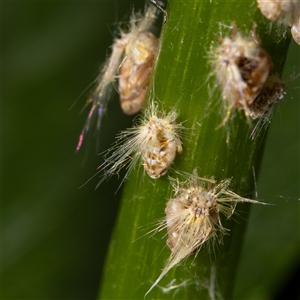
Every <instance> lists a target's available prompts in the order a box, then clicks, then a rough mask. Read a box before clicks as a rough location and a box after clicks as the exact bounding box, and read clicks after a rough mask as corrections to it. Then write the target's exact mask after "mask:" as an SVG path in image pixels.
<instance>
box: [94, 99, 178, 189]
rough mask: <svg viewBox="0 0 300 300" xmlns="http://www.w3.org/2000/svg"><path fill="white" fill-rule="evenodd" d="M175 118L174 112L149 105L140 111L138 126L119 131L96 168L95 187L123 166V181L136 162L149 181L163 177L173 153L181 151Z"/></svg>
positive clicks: (117, 172) (170, 162) (152, 104)
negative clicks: (96, 178) (140, 165)
mask: <svg viewBox="0 0 300 300" xmlns="http://www.w3.org/2000/svg"><path fill="white" fill-rule="evenodd" d="M177 116H178V114H177V113H176V112H175V111H171V112H169V113H165V112H164V111H159V110H158V107H157V105H156V104H155V103H154V102H151V103H150V105H149V107H147V108H146V109H145V110H144V111H143V114H142V117H141V121H140V124H139V125H136V126H134V127H133V128H129V129H127V130H126V131H122V132H121V133H120V134H119V136H118V139H117V141H116V143H115V145H114V146H113V147H112V148H111V149H109V150H108V154H109V153H111V152H112V154H111V155H110V156H109V157H108V158H107V159H105V162H104V163H103V164H102V165H101V166H100V167H99V168H100V171H101V170H103V171H104V175H103V178H102V179H101V181H100V182H99V184H101V182H103V181H104V180H105V179H106V178H109V177H111V176H112V175H114V174H119V172H120V170H121V169H122V168H123V167H125V166H127V170H128V171H127V174H126V176H125V178H126V177H127V175H128V173H129V172H130V171H131V170H132V169H133V168H134V166H135V164H136V163H137V161H139V160H141V162H142V165H143V166H144V168H145V171H146V172H147V174H148V175H149V176H150V177H151V178H153V179H156V178H159V177H161V176H163V175H165V174H166V173H167V171H168V169H169V167H170V166H171V164H172V163H173V161H174V159H175V156H176V153H181V152H182V143H181V140H180V131H181V129H182V128H183V126H182V125H181V124H177V123H176V118H177ZM123 180H124V179H123ZM99 184H98V185H99Z"/></svg>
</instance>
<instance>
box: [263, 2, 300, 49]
mask: <svg viewBox="0 0 300 300" xmlns="http://www.w3.org/2000/svg"><path fill="white" fill-rule="evenodd" d="M257 3H258V7H259V9H260V11H261V13H262V14H263V15H264V16H265V17H266V18H267V19H269V20H272V21H275V20H277V19H279V18H281V19H283V20H284V21H285V23H286V24H287V25H289V26H290V27H292V28H291V33H292V36H293V38H294V40H295V42H296V43H297V44H299V45H300V1H299V0H257Z"/></svg>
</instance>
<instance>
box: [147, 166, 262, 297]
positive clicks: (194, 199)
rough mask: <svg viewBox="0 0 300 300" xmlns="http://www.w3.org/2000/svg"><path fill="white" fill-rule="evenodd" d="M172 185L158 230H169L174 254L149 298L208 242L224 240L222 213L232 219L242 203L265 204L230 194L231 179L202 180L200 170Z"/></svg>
mask: <svg viewBox="0 0 300 300" xmlns="http://www.w3.org/2000/svg"><path fill="white" fill-rule="evenodd" d="M171 182H172V186H173V190H174V196H173V197H172V198H171V199H170V200H169V201H168V203H167V206H166V209H165V213H166V217H165V219H164V220H163V221H162V222H161V223H160V224H159V226H158V228H157V229H156V230H157V231H161V230H163V229H165V228H167V231H168V239H167V246H168V247H169V248H170V250H171V255H170V257H169V258H168V260H167V262H166V265H165V267H164V269H163V271H162V273H161V274H160V276H159V277H158V278H157V280H156V281H155V282H154V283H153V285H152V286H151V288H150V289H149V290H148V292H147V293H146V295H147V294H148V293H149V292H150V291H151V290H152V289H153V288H154V287H155V286H156V285H157V284H158V282H159V281H160V280H161V279H162V278H163V277H164V276H165V275H166V273H167V272H168V271H169V270H170V269H171V268H173V267H174V266H176V265H177V264H179V263H180V262H181V261H182V260H183V259H185V258H187V257H188V256H190V255H191V254H193V253H196V254H197V253H198V252H199V251H200V249H201V247H202V245H203V244H204V243H205V242H207V241H213V239H217V240H218V241H219V242H221V241H222V236H223V234H224V233H225V231H226V229H225V228H224V227H223V226H222V223H221V219H220V213H222V214H224V215H225V216H226V218H230V217H231V215H232V214H233V213H234V210H235V207H236V204H237V203H238V202H250V203H260V204H265V203H262V202H259V201H255V200H251V199H246V198H242V197H240V196H239V195H237V194H235V193H234V192H232V191H230V190H229V189H228V186H229V185H230V182H231V180H230V179H225V180H223V181H221V182H220V183H218V184H217V183H216V182H215V180H212V179H205V178H200V177H198V175H197V172H196V171H194V173H193V174H192V175H189V177H188V179H187V180H186V181H185V182H179V181H178V180H176V179H173V178H171Z"/></svg>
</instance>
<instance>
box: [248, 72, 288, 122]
mask: <svg viewBox="0 0 300 300" xmlns="http://www.w3.org/2000/svg"><path fill="white" fill-rule="evenodd" d="M284 87H285V83H284V81H282V80H281V79H280V78H279V77H278V76H276V75H271V76H269V78H268V80H267V82H266V83H265V85H264V87H263V89H262V91H261V92H260V94H259V95H258V96H257V97H256V98H255V99H254V101H253V103H252V105H251V106H250V107H248V110H247V113H248V115H249V116H250V117H251V118H252V119H254V120H255V119H258V118H261V117H267V118H269V117H270V115H271V114H272V111H273V108H274V105H275V103H277V102H278V101H279V100H281V99H283V97H284Z"/></svg>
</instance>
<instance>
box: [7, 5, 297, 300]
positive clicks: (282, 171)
mask: <svg viewBox="0 0 300 300" xmlns="http://www.w3.org/2000/svg"><path fill="white" fill-rule="evenodd" d="M133 7H135V8H136V9H140V8H142V7H143V1H98V2H84V1H82V2H61V3H60V2H2V4H1V8H2V17H1V18H2V20H1V22H2V33H1V34H2V36H1V39H2V49H1V53H2V66H1V69H2V70H1V71H2V72H1V74H2V78H1V79H2V85H1V87H2V94H1V104H2V110H1V117H2V147H1V149H2V161H1V170H2V180H1V183H2V186H1V191H2V197H1V199H2V201H1V204H2V207H1V214H2V215H1V223H2V253H1V259H2V265H1V268H2V270H1V271H2V287H1V293H2V295H1V296H2V298H1V299H95V297H96V294H97V290H98V286H99V281H100V278H101V269H102V267H103V263H104V259H105V252H106V250H107V246H108V243H109V237H110V233H111V231H112V226H113V223H114V220H115V217H116V213H117V210H118V205H119V197H120V192H119V193H117V194H115V191H116V190H117V187H118V185H119V183H120V181H118V180H117V179H116V178H113V179H112V180H110V181H109V182H107V183H104V184H102V185H101V186H100V188H99V189H97V190H95V189H94V187H95V185H96V184H97V182H98V179H97V177H95V178H93V179H92V180H91V181H90V182H89V183H87V184H86V185H84V186H83V187H82V188H80V189H79V187H80V186H81V185H82V184H83V183H85V182H86V181H87V180H88V179H89V178H90V177H91V176H92V175H94V174H95V171H96V168H97V166H98V165H99V164H100V163H101V162H102V157H101V156H97V155H96V151H95V147H94V145H95V142H94V141H91V142H90V143H88V140H85V142H86V143H85V144H84V147H83V149H82V150H81V151H80V152H79V153H76V152H75V148H76V144H77V140H78V135H79V133H80V131H81V129H82V127H83V124H84V121H85V118H86V115H87V111H85V112H83V113H82V114H80V111H81V108H82V107H83V105H84V103H85V101H86V99H87V97H88V95H89V90H87V91H86V92H84V91H85V89H86V87H87V86H88V85H89V84H90V83H91V82H93V80H94V79H95V78H96V77H97V75H98V72H99V70H100V67H101V64H102V63H103V62H104V60H105V58H106V56H107V55H108V54H109V46H110V45H111V44H112V42H113V36H114V32H115V31H116V29H117V28H118V22H117V21H120V20H121V21H122V20H127V19H126V16H127V17H128V16H129V15H130V12H131V10H132V9H133ZM124 17H125V18H124ZM299 66H300V48H299V46H297V45H296V44H295V43H294V42H293V43H292V45H291V51H290V54H289V58H288V61H287V63H286V70H285V73H284V75H283V78H284V79H285V80H286V81H287V88H286V96H285V98H284V100H283V101H282V102H281V103H279V104H278V105H277V106H276V108H275V110H274V115H273V119H272V124H271V126H270V130H269V134H268V139H267V143H266V149H265V150H266V151H265V154H264V160H263V162H262V168H261V172H260V174H259V178H258V182H257V191H258V199H259V200H262V201H265V202H269V203H274V204H275V206H269V207H261V206H259V205H256V206H253V208H252V214H251V217H250V220H249V227H248V232H247V236H246V237H245V243H244V248H243V253H242V260H241V263H240V268H239V272H238V279H237V287H236V291H235V298H236V299H271V298H272V295H275V294H276V293H277V291H278V290H279V289H280V287H281V285H284V283H285V280H287V279H288V278H289V276H290V274H291V273H292V272H293V270H294V269H295V268H296V267H298V266H299V263H300V261H299V253H300V245H299V244H300V238H299V231H300V226H299V209H300V206H299V186H300V175H299V173H300V157H299V156H300V123H299V120H300V118H299V117H300V99H299V98H300V95H299V93H300V89H299V87H300V80H299V79H300V78H297V79H296V80H294V81H293V80H289V76H290V75H291V74H292V73H293V72H295V74H298V73H299V72H300V68H299ZM82 92H83V94H82V95H81V93H82ZM80 95H81V96H80ZM78 96H80V97H79V99H78V101H77V103H76V104H75V106H73V107H72V109H71V110H70V107H71V106H72V104H73V103H74V102H75V100H76V99H77V98H78ZM117 98H118V97H117V94H116V93H115V94H114V98H113V100H112V101H111V103H110V105H109V108H108V113H107V115H106V116H105V117H104V119H103V124H102V130H101V144H100V149H99V151H100V152H101V151H104V150H105V149H107V148H108V147H109V146H110V144H111V143H112V142H113V141H114V136H115V134H116V133H117V132H118V131H119V130H120V129H124V128H126V127H129V126H131V120H132V118H131V117H127V116H124V115H123V114H122V112H121V109H120V107H119V104H118V100H117ZM240 217H243V215H242V213H240V215H239V216H238V217H237V218H236V219H237V220H238V218H240ZM129 242H131V241H129Z"/></svg>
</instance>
